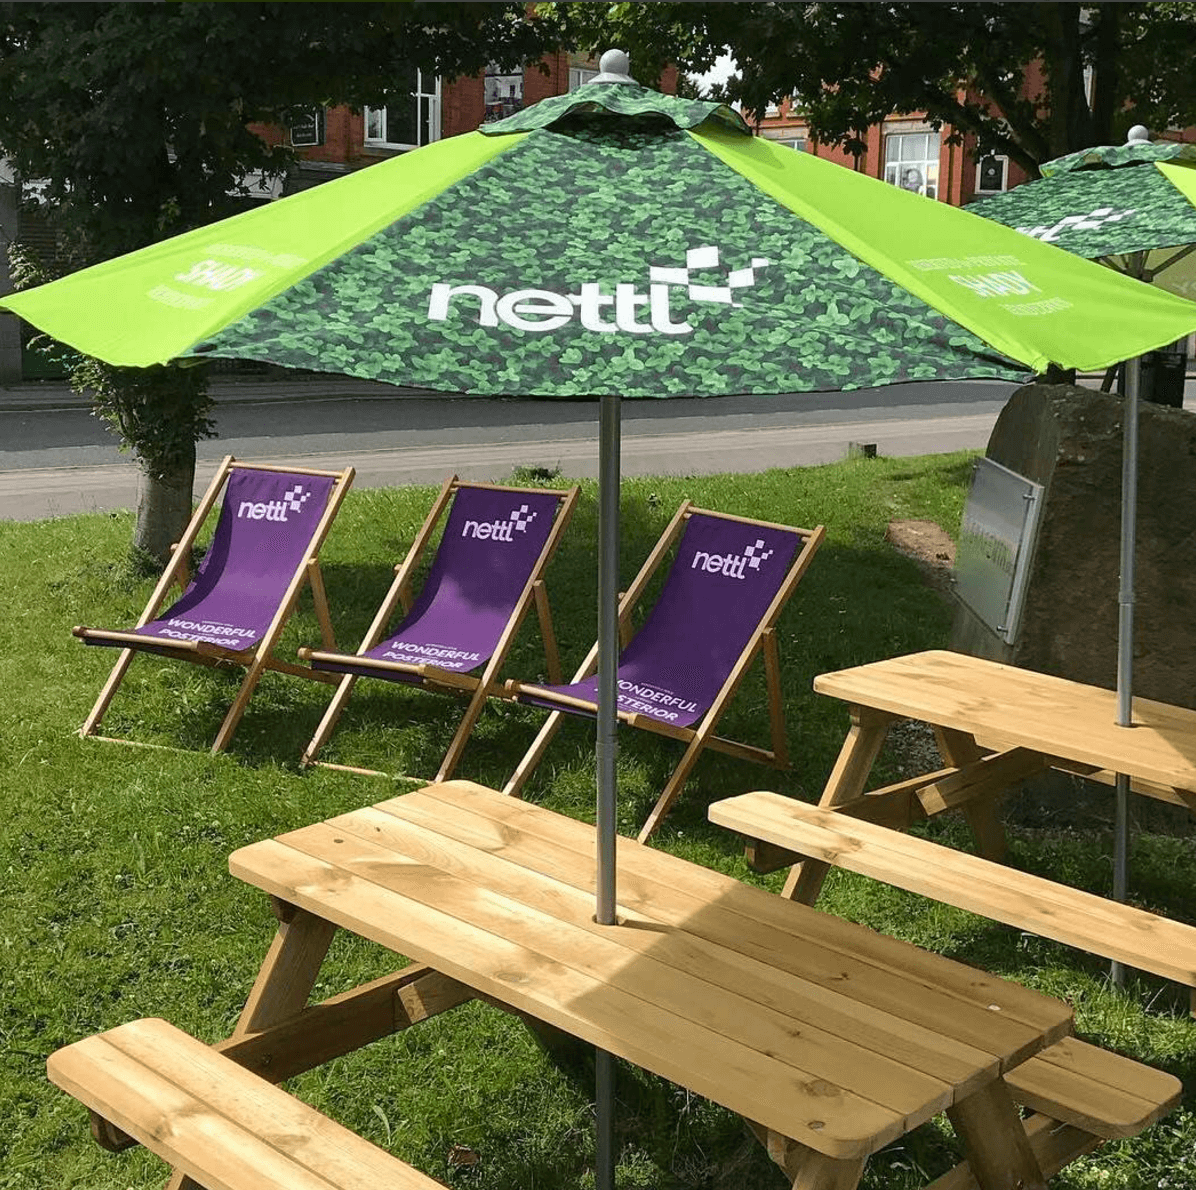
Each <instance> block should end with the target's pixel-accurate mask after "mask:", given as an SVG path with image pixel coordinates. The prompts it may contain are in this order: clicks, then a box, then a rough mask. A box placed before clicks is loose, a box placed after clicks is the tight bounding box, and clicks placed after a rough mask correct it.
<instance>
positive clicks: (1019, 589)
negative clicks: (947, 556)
mask: <svg viewBox="0 0 1196 1190" xmlns="http://www.w3.org/2000/svg"><path fill="white" fill-rule="evenodd" d="M1042 490H1043V489H1042V485H1041V484H1037V483H1033V482H1031V481H1030V480H1028V479H1026V478H1025V477H1024V476H1022V475H1018V474H1017V473H1016V472H1014V471H1010V470H1009V468H1008V467H1002V466H1001V464H1000V463H994V462H993V461H992V459H981V460H980V461H979V462H978V463H977V465H976V470H975V473H974V474H973V476H972V489H971V491H970V492H969V493H968V499H967V503H966V505H965V506H964V511H963V526H962V529H961V531H960V535H959V549H958V550H957V551H956V556H955V592H956V594H957V595H958V596H959V598H960V599H962V600H963V602H964V603H965V604H967V606H968V607H970V608H971V609H972V611H973V612H975V614H976V615H977V616H979V617H980V619H981V620H982V621H984V623H985V624H987V625H988V626H989V628H991V629H992V630H993V632H995V633H997V635H998V636H1000V637H1001V638H1002V640H1004V641H1005V643H1006V644H1013V642H1014V640H1015V639H1016V638H1017V630H1018V622H1019V620H1020V618H1021V611H1022V605H1023V603H1024V601H1025V594H1026V583H1027V581H1028V579H1029V573H1030V561H1031V559H1032V558H1033V556H1034V535H1035V533H1036V531H1037V528H1038V517H1039V512H1040V510H1041V508H1042Z"/></svg>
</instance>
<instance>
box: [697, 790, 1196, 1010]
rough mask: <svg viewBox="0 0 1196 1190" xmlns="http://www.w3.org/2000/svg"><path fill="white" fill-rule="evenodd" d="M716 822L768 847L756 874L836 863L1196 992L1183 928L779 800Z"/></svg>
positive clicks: (748, 801) (1194, 930)
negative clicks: (788, 867)
mask: <svg viewBox="0 0 1196 1190" xmlns="http://www.w3.org/2000/svg"><path fill="white" fill-rule="evenodd" d="M710 819H711V821H712V822H715V823H718V824H719V825H720V826H725V827H728V828H730V829H731V830H734V831H738V832H739V833H740V834H742V835H745V836H747V837H748V838H749V839H752V840H758V841H759V842H761V843H763V844H765V848H763V849H762V848H760V847H755V848H753V849H752V853H753V856H754V866H756V867H757V869H758V870H760V869H766V870H775V869H776V868H778V867H782V866H788V865H790V864H793V863H798V862H804V863H809V862H811V861H813V862H814V863H815V864H819V865H825V864H833V865H835V866H836V867H840V868H845V869H847V870H848V871H851V872H858V873H860V874H861V875H864V876H870V877H872V878H874V879H876V880H882V881H884V882H885V883H886V884H891V885H893V886H894V887H897V888H903V889H905V890H907V891H908V892H913V893H918V894H919V895H921V896H925V897H930V898H931V899H933V900H936V901H941V902H942V903H944V904H947V905H954V906H955V907H956V908H959V909H966V910H967V911H968V912H971V913H977V914H980V915H981V916H983V917H987V918H990V919H991V920H993V921H998V922H1002V923H1004V924H1005V925H1010V926H1016V927H1017V928H1018V929H1022V930H1028V931H1030V932H1031V933H1033V934H1037V935H1038V936H1040V937H1043V938H1050V939H1051V940H1052V941H1055V942H1062V943H1064V944H1065V945H1067V946H1074V947H1076V948H1077V949H1079V950H1084V951H1087V952H1089V953H1090V954H1095V955H1100V956H1102V957H1104V958H1107V959H1113V960H1116V961H1117V962H1121V963H1125V964H1127V965H1128V966H1131V967H1134V968H1136V969H1137V970H1139V971H1149V972H1151V973H1152V974H1154V975H1158V976H1161V977H1162V978H1164V979H1170V980H1174V981H1175V982H1176V983H1181V984H1185V985H1186V986H1188V987H1189V988H1193V989H1196V927H1194V926H1190V925H1187V924H1185V923H1184V922H1178V921H1173V920H1171V919H1170V918H1166V917H1160V916H1158V915H1157V914H1154V913H1147V912H1146V911H1145V910H1142V909H1137V908H1135V907H1133V906H1132V905H1125V904H1122V903H1120V902H1118V901H1111V900H1108V899H1106V898H1105V897H1099V896H1096V895H1095V894H1094V893H1089V892H1084V891H1083V890H1081V889H1076V888H1071V887H1069V886H1068V885H1065V884H1057V883H1056V882H1055V881H1053V880H1047V879H1045V878H1044V877H1042V876H1035V875H1032V874H1031V873H1029V872H1020V871H1018V870H1017V869H1016V868H1010V867H1007V866H1006V865H1004V864H997V863H994V862H993V861H991V860H987V859H984V858H983V857H981V856H978V855H970V854H968V853H966V852H962V851H956V850H954V849H953V848H950V847H944V846H942V845H941V844H939V843H935V842H933V841H932V840H930V839H922V838H918V837H917V836H915V835H909V834H905V833H904V832H902V831H896V830H891V829H889V828H888V827H885V826H879V825H877V824H876V823H874V822H868V821H866V820H863V819H859V818H856V817H854V816H853V815H851V814H850V813H843V812H841V811H839V810H828V809H824V808H821V807H818V806H811V805H808V804H806V803H804V802H799V801H796V800H795V799H793V798H789V797H782V796H781V795H779V794H776V793H767V792H762V791H761V792H755V793H748V794H743V795H741V796H739V797H733V798H728V799H726V800H724V801H720V802H715V803H714V804H713V805H712V806H711V807H710ZM809 883H812V884H813V885H814V886H817V884H818V883H819V882H818V881H817V880H815V881H813V882H809ZM807 886H808V885H807Z"/></svg>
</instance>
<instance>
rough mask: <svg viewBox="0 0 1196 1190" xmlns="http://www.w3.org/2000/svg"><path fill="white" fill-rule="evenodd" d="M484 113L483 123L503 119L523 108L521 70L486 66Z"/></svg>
mask: <svg viewBox="0 0 1196 1190" xmlns="http://www.w3.org/2000/svg"><path fill="white" fill-rule="evenodd" d="M485 88H486V115H485V117H484V118H483V121H482V122H483V123H485V124H488V123H490V121H491V120H503V119H506V117H507V116H513V115H514V114H515V113H516V112H519V111H522V110H523V70H522V68H520V69H519V70H515V71H511V70H503V69H502V68H501V67H498V66H487V67H486V81H485Z"/></svg>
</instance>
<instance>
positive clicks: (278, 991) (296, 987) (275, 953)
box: [165, 898, 336, 1190]
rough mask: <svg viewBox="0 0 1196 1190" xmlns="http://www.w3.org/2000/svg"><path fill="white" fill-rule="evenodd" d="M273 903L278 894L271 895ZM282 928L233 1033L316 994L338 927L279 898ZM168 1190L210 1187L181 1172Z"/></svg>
mask: <svg viewBox="0 0 1196 1190" xmlns="http://www.w3.org/2000/svg"><path fill="white" fill-rule="evenodd" d="M271 900H272V901H273V898H271ZM274 911H275V914H276V915H277V916H278V931H277V933H276V934H275V935H274V941H273V942H272V943H271V944H270V949H269V950H268V951H267V952H266V957H265V960H264V961H263V962H262V966H261V970H259V971H258V974H257V979H255V980H254V983H253V989H252V990H251V991H250V993H249V998H248V1000H246V1002H245V1007H244V1008H243V1009H242V1010H241V1016H240V1019H239V1020H238V1021H237V1027H236V1028H235V1029H234V1030H233V1034H232V1036H233V1037H243V1036H245V1035H246V1034H247V1033H252V1032H255V1031H257V1030H259V1029H264V1028H266V1027H267V1026H269V1025H272V1024H275V1023H276V1022H278V1021H282V1020H285V1019H286V1018H287V1017H289V1016H293V1015H294V1014H295V1013H297V1012H298V1011H300V1009H302V1008H303V1007H304V1006H305V1005H306V1004H307V1000H308V997H309V996H310V994H311V989H312V987H313V986H314V984H315V982H316V976H317V975H319V973H320V965H321V963H323V961H324V956H325V955H326V954H327V953H328V947H329V946H330V945H331V943H332V936H333V934H335V933H336V926H334V925H333V924H332V923H331V922H327V921H324V920H323V919H322V918H319V917H316V916H315V915H314V914H311V913H307V912H305V911H304V910H302V909H296V908H295V907H294V906H292V905H284V904H283V903H281V902H278V901H274ZM165 1190H205V1188H204V1187H203V1186H201V1185H200V1183H199V1182H197V1181H195V1180H194V1179H193V1178H189V1177H188V1176H187V1175H186V1174H185V1173H183V1172H182V1171H181V1170H177V1169H176V1170H175V1171H174V1173H173V1174H171V1177H170V1180H169V1181H168V1182H167V1183H166V1187H165Z"/></svg>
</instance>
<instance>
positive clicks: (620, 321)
mask: <svg viewBox="0 0 1196 1190" xmlns="http://www.w3.org/2000/svg"><path fill="white" fill-rule="evenodd" d="M767 265H768V261H767V260H765V259H764V258H763V257H760V256H755V257H753V258H752V263H751V264H750V265H748V266H747V267H746V268H742V269H728V270H725V271H724V273H723V277H722V283H721V284H719V285H704V284H697V283H696V282H695V281H694V280H693V279H692V276H693V274H694V273H709V272H710V271H711V270H714V269H721V268H722V266H721V265H720V263H719V250H718V248H716V247H713V246H710V245H707V246H705V247H702V248H690V249H689V250H688V251H687V252H686V253H685V264H684V266H682V267H679V268H665V267H662V266H659V265H652V266H651V268H650V269H649V270H648V292H647V293H643V292H641V291H640V290H639V289H638V288H637V287H636V286H635V285H633V284H630V283H624V282H619V283H618V284H616V285H615V286H614V293H610V292H608V291H607V289H604V288H603V285H602V283H601V282H599V281H585V282H583V283H582V284H580V285H579V286H578V288H577V292H576V293H554V292H553V291H552V290H550V289H515V290H512V291H511V292H509V293H504V294H501V295H500V294H499V293H498V292H497V291H496V290H493V289H491V288H490V287H489V286H486V285H448V284H446V283H445V282H443V281H438V282H436V284H434V285H433V286H432V291H431V293H430V294H429V296H428V320H429V321H430V322H444V321H446V320H447V319H448V316H449V307H450V306H451V304H452V302H453V299H454V298H470V299H473V300H475V301H477V303H478V322H479V324H480V325H482V326H498V325H499V323H502V325H503V326H509V327H513V328H514V329H515V330H520V331H531V332H533V333H537V334H543V333H544V332H546V331H555V330H558V329H559V328H560V327H562V326H564V325H565V324H566V323H569V322H573V321H574V319H576V320H577V321H579V322H580V323H581V325H582V327H583V328H584V329H585V330H587V331H596V332H597V333H599V334H604V335H605V334H613V333H615V332H616V331H622V332H624V334H628V335H651V334H659V335H690V334H692V333H693V329H694V328H693V327H692V326H690V324H689V323H688V322H685V321H682V322H674V321H673V311H672V309H671V307H670V301H671V299H672V296H673V294H672V290H673V289H674V288H682V289H684V290H685V295H686V297H687V298H688V299H689V301H691V302H713V303H715V304H717V305H721V306H737V305H739V303H738V302H737V301H736V300H735V294H736V292H737V291H738V290H741V289H747V288H749V287H751V286H753V285H755V283H756V271H757V270H758V269H762V268H765V267H766V266H767ZM608 288H609V287H608ZM644 307H647V320H646V321H645V320H644V319H643V318H642V314H643V312H644Z"/></svg>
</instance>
